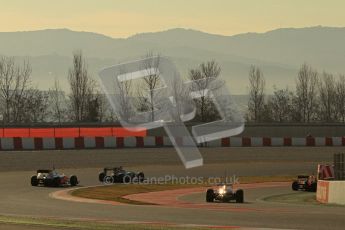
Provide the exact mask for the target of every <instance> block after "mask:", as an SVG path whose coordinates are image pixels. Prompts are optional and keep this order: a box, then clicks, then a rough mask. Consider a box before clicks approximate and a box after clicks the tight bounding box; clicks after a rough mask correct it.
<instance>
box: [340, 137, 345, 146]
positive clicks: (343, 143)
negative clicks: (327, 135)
mask: <svg viewBox="0 0 345 230" xmlns="http://www.w3.org/2000/svg"><path fill="white" fill-rule="evenodd" d="M341 143H342V145H343V146H345V137H342V138H341Z"/></svg>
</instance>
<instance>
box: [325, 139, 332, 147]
mask: <svg viewBox="0 0 345 230" xmlns="http://www.w3.org/2000/svg"><path fill="white" fill-rule="evenodd" d="M325 145H326V146H332V145H333V139H332V138H331V137H326V140H325Z"/></svg>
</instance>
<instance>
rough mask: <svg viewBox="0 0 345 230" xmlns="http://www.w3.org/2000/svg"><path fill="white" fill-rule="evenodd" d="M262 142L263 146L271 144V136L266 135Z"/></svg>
mask: <svg viewBox="0 0 345 230" xmlns="http://www.w3.org/2000/svg"><path fill="white" fill-rule="evenodd" d="M262 144H263V146H271V144H272V143H271V138H269V137H264V138H263V139H262Z"/></svg>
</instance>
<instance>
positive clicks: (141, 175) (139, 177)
mask: <svg viewBox="0 0 345 230" xmlns="http://www.w3.org/2000/svg"><path fill="white" fill-rule="evenodd" d="M144 180H145V175H144V173H143V172H140V173H138V182H144Z"/></svg>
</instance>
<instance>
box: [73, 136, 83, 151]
mask: <svg viewBox="0 0 345 230" xmlns="http://www.w3.org/2000/svg"><path fill="white" fill-rule="evenodd" d="M74 143H75V148H76V149H83V148H84V138H83V137H76V138H75V139H74Z"/></svg>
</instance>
